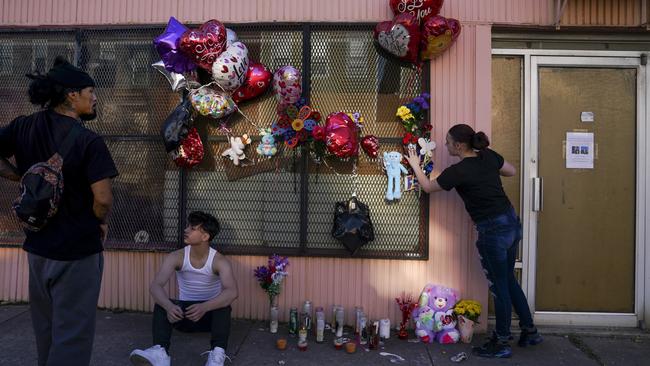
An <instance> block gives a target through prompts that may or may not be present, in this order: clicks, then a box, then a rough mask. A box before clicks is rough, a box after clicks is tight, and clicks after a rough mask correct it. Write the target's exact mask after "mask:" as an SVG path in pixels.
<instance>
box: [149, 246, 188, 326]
mask: <svg viewBox="0 0 650 366" xmlns="http://www.w3.org/2000/svg"><path fill="white" fill-rule="evenodd" d="M182 255H183V249H181V250H177V251H174V252H171V253H169V254H167V256H166V257H165V259H164V260H163V263H162V265H161V266H160V269H159V270H158V273H156V276H155V277H154V279H153V281H152V282H151V285H150V286H149V293H151V296H152V297H153V299H154V301H155V302H156V304H158V305H160V306H162V308H163V309H165V310H166V311H167V317H168V318H169V320H170V321H178V320H181V319H182V318H183V311H182V310H181V308H180V307H178V306H177V305H176V304H174V303H173V302H171V301H170V300H169V296H168V295H167V292H166V291H165V289H164V286H165V285H167V282H169V279H170V278H171V276H172V273H174V271H175V270H176V269H177V268H180V267H181V265H182V263H183V259H182V258H183V257H182ZM170 317H171V318H170Z"/></svg>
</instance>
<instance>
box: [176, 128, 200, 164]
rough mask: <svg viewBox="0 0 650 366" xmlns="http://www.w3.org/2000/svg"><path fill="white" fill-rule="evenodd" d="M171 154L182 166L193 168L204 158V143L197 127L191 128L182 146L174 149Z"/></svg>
mask: <svg viewBox="0 0 650 366" xmlns="http://www.w3.org/2000/svg"><path fill="white" fill-rule="evenodd" d="M171 156H172V159H173V160H174V163H176V165H178V166H179V167H181V168H191V167H193V166H195V165H197V164H199V163H200V162H201V160H203V143H202V142H201V137H200V136H199V133H198V131H197V130H196V128H194V127H192V128H191V129H190V132H189V133H188V134H187V137H185V139H183V141H182V142H181V146H179V147H178V148H177V149H176V150H174V151H172V152H171Z"/></svg>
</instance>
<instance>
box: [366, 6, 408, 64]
mask: <svg viewBox="0 0 650 366" xmlns="http://www.w3.org/2000/svg"><path fill="white" fill-rule="evenodd" d="M373 37H374V38H375V41H376V42H377V43H378V44H379V46H381V48H383V49H384V50H386V51H387V52H388V53H390V54H391V55H394V56H396V57H397V58H399V59H400V60H404V61H408V62H411V63H416V62H417V61H418V49H419V47H420V26H419V25H418V22H417V20H416V19H415V17H414V16H412V15H411V14H400V15H398V16H396V17H395V19H393V20H389V21H386V22H381V23H379V24H377V26H376V27H375V32H374V35H373Z"/></svg>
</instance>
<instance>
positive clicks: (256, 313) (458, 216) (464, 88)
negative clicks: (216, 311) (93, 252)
mask: <svg viewBox="0 0 650 366" xmlns="http://www.w3.org/2000/svg"><path fill="white" fill-rule="evenodd" d="M154 3H155V4H156V6H153V5H152V4H154ZM570 3H571V5H569V7H568V9H567V15H565V17H564V18H563V21H564V20H566V21H568V22H575V24H593V23H591V22H592V21H593V20H594V19H595V20H596V21H597V22H598V21H600V20H602V21H603V22H605V24H612V25H621V24H627V25H638V24H639V22H640V19H641V15H640V13H641V10H640V7H638V6H636V5H635V4H636V2H635V1H633V0H620V1H617V2H611V4H610V5H609V6H610V7H611V9H619V10H618V11H619V14H625V16H622V15H619V16H617V17H605V18H602V17H600V18H599V16H598V14H599V11H600V10H599V9H600V7H599V6H598V4H600V3H602V1H599V2H596V1H589V0H586V1H582V2H575V3H579V4H580V5H573V4H574V2H573V1H571V2H570ZM607 3H608V4H609V3H610V2H607ZM387 4H388V1H387V0H355V1H350V0H346V1H343V0H330V1H322V0H274V1H268V0H228V1H226V0H224V1H214V0H203V1H201V0H160V1H154V0H148V1H126V0H85V1H77V0H0V20H1V22H2V23H1V24H2V25H3V26H37V25H78V24H143V23H160V24H163V23H165V22H166V21H167V19H168V18H169V16H172V15H173V16H176V17H177V18H178V19H179V20H181V21H183V22H192V23H201V22H203V21H205V20H206V19H208V18H212V17H214V18H218V19H220V20H222V21H223V22H226V23H237V22H271V21H284V22H303V21H337V22H338V21H342V22H355V21H359V22H375V21H382V20H385V19H389V18H390V10H389V8H388V5H387ZM615 4H616V5H615ZM588 5H589V6H588ZM587 9H588V12H589V14H590V15H589V16H588V17H587V16H584V17H582V16H574V15H573V14H577V13H580V12H582V11H587ZM594 9H595V10H594ZM553 10H554V8H553V1H552V0H492V1H488V0H455V1H447V3H446V4H445V5H444V7H443V10H442V12H441V13H442V14H443V15H445V16H448V17H454V18H458V19H460V20H461V21H462V23H463V27H464V28H463V31H462V34H461V35H460V37H459V39H458V41H457V43H456V44H455V45H454V46H453V47H452V48H451V49H450V50H449V51H448V52H447V53H445V54H444V55H443V56H441V57H439V58H437V59H436V60H435V61H433V62H431V66H430V67H431V88H430V90H431V98H432V101H431V105H432V107H433V108H432V110H433V113H432V119H433V121H432V122H433V125H434V126H435V127H434V130H433V132H432V133H433V138H434V139H435V140H436V141H437V142H438V143H439V146H441V147H442V141H443V139H444V135H445V133H446V131H447V130H448V128H449V127H451V126H452V125H453V124H455V123H457V122H460V121H462V122H466V123H468V124H470V125H474V126H475V127H477V129H479V130H483V131H485V132H486V133H488V134H489V133H490V130H491V121H490V116H491V106H490V101H491V85H490V83H491V74H490V73H491V67H490V65H491V25H492V24H493V23H509V24H534V25H549V24H551V23H552V19H553ZM594 12H595V13H594ZM592 14H596V15H595V16H592ZM601 18H602V19H601ZM588 22H589V23H588ZM608 22H609V23H608ZM435 161H436V162H437V166H438V167H443V168H444V167H446V166H448V165H449V164H451V163H453V162H455V160H453V159H451V158H450V157H449V156H448V155H447V153H446V152H445V149H444V148H439V149H437V150H436V156H435ZM430 199H431V201H430V203H431V204H430V212H429V219H430V225H429V226H430V232H429V238H430V240H429V258H430V259H429V260H428V261H400V260H363V259H334V258H292V263H291V267H290V269H289V270H290V273H291V275H290V277H289V278H288V280H287V282H286V285H285V288H284V289H283V293H282V295H281V298H280V305H281V307H282V308H283V309H285V310H286V309H288V308H289V307H290V306H298V305H299V304H301V303H302V301H304V300H306V299H310V300H312V301H313V303H314V304H315V305H316V306H325V307H326V308H329V307H330V306H331V305H332V304H334V303H336V304H342V305H344V306H346V307H347V309H348V314H347V316H348V321H349V320H350V319H351V316H350V315H351V314H350V309H351V308H353V307H354V306H355V305H361V306H363V307H364V308H365V311H366V312H367V313H368V314H369V315H370V316H371V317H373V318H374V317H385V316H389V317H390V318H391V321H392V322H393V324H395V323H397V322H398V320H399V314H398V309H397V307H396V305H395V303H394V300H393V299H394V297H395V296H397V295H399V294H400V293H401V292H402V291H407V292H412V293H413V294H416V295H417V294H418V293H419V291H420V290H421V288H422V287H423V286H424V285H425V284H426V283H429V282H432V283H439V284H445V285H447V286H451V287H454V288H457V289H459V290H460V291H461V294H462V296H463V297H466V298H473V299H477V300H479V301H481V302H482V303H483V304H487V296H488V295H487V284H486V281H485V279H484V277H483V273H482V270H481V268H480V265H479V262H478V258H477V254H476V253H475V248H474V245H473V242H474V236H475V232H474V230H473V226H472V224H471V221H470V220H469V217H468V216H467V214H466V213H465V210H464V208H463V205H462V202H461V201H460V199H459V198H458V197H457V195H456V194H455V193H454V192H452V193H446V192H443V193H436V194H434V195H432V196H431V198H430ZM105 258H106V261H105V263H106V266H105V273H104V281H103V287H102V293H101V295H100V301H99V306H102V307H109V308H115V307H120V308H125V309H133V310H150V309H152V307H153V304H152V301H151V298H150V296H149V295H148V292H147V289H148V285H149V283H150V281H151V279H152V278H153V274H154V273H155V271H156V270H157V268H158V266H159V265H160V263H161V258H162V255H161V254H159V253H132V252H107V253H106V257H105ZM231 258H232V261H233V264H234V269H235V272H236V278H237V279H238V283H239V287H240V297H239V299H238V300H237V301H236V303H235V304H234V316H236V317H243V318H254V319H261V318H266V317H267V314H268V305H267V301H266V298H265V297H264V293H263V291H262V290H261V289H259V287H258V285H257V284H256V283H255V281H254V279H253V277H252V270H253V268H254V267H256V266H258V265H261V264H264V263H265V258H264V257H260V256H232V257H231ZM174 291H175V288H174V285H172V286H170V294H173V293H174ZM0 300H8V301H26V300H28V294H27V265H26V255H25V253H24V252H22V251H21V250H20V249H15V248H13V249H11V248H4V249H2V248H0ZM286 318H287V314H286V313H285V314H283V318H282V320H286ZM486 324H487V322H486V321H485V316H483V319H482V321H481V326H482V327H485V325H486ZM483 329H484V328H483Z"/></svg>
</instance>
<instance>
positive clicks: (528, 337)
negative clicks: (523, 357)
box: [517, 328, 544, 347]
mask: <svg viewBox="0 0 650 366" xmlns="http://www.w3.org/2000/svg"><path fill="white" fill-rule="evenodd" d="M543 340H544V339H543V338H542V336H541V335H540V334H539V333H538V332H537V328H533V330H527V329H522V330H521V335H520V336H519V342H517V344H518V345H519V347H526V346H535V345H538V344H540V343H542V341H543Z"/></svg>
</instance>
